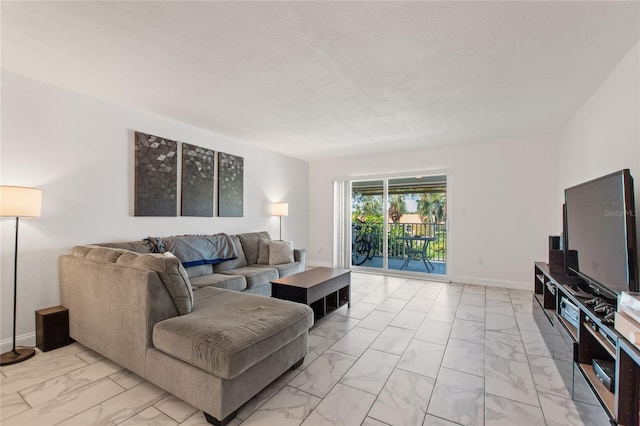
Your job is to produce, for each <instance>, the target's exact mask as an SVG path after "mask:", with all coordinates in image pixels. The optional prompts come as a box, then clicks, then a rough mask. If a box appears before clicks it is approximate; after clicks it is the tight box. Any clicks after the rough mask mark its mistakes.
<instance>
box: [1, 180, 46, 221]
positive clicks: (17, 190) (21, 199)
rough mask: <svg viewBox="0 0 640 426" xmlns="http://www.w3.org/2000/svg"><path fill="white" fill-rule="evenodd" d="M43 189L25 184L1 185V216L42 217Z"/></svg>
mask: <svg viewBox="0 0 640 426" xmlns="http://www.w3.org/2000/svg"><path fill="white" fill-rule="evenodd" d="M41 210H42V190H40V189H36V188H26V187H24V186H4V185H3V186H0V216H2V217H40V212H41Z"/></svg>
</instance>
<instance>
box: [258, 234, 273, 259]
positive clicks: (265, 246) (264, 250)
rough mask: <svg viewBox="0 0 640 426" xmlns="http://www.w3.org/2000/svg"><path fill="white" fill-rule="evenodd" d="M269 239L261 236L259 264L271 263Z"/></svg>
mask: <svg viewBox="0 0 640 426" xmlns="http://www.w3.org/2000/svg"><path fill="white" fill-rule="evenodd" d="M269 241H271V240H269V239H267V238H260V242H259V243H258V262H257V263H258V264H259V265H268V264H269Z"/></svg>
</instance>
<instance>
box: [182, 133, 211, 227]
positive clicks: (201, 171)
mask: <svg viewBox="0 0 640 426" xmlns="http://www.w3.org/2000/svg"><path fill="white" fill-rule="evenodd" d="M214 155H215V151H212V150H210V149H206V148H201V147H199V146H195V145H190V144H188V143H183V144H182V209H181V214H182V216H203V217H213V178H214V175H213V158H214Z"/></svg>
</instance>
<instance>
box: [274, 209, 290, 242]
mask: <svg viewBox="0 0 640 426" xmlns="http://www.w3.org/2000/svg"><path fill="white" fill-rule="evenodd" d="M271 214H272V215H274V216H280V239H281V240H282V216H289V203H273V204H272V205H271Z"/></svg>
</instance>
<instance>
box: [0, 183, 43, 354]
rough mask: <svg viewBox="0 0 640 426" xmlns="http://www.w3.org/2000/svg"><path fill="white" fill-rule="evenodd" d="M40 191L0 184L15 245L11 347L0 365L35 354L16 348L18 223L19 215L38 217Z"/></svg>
mask: <svg viewBox="0 0 640 426" xmlns="http://www.w3.org/2000/svg"><path fill="white" fill-rule="evenodd" d="M41 206H42V191H41V190H39V189H35V188H25V187H21V186H0V216H2V217H15V218H16V245H15V251H14V253H13V348H12V349H11V351H9V352H5V353H3V354H2V355H0V365H10V364H17V363H19V362H22V361H24V360H27V359H29V358H31V357H32V356H34V355H35V354H36V350H35V349H34V348H16V307H17V300H18V224H19V223H20V218H21V217H40V210H41Z"/></svg>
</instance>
